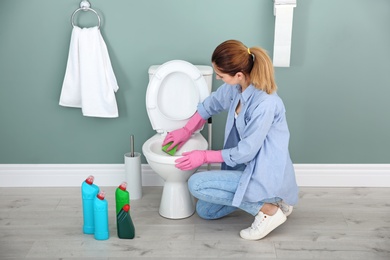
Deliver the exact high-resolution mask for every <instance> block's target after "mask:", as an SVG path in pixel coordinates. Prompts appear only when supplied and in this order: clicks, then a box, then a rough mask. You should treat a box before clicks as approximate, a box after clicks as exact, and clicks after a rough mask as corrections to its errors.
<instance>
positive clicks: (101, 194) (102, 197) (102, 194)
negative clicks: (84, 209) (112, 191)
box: [97, 191, 106, 200]
mask: <svg viewBox="0 0 390 260" xmlns="http://www.w3.org/2000/svg"><path fill="white" fill-rule="evenodd" d="M105 196H106V193H105V192H104V191H101V192H99V193H98V195H97V197H98V199H100V200H104V197H105Z"/></svg>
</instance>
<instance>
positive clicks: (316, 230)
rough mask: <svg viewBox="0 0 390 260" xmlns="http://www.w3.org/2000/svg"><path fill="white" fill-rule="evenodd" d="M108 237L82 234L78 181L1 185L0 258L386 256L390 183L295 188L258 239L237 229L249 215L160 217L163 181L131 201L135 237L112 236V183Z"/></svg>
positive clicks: (389, 231)
mask: <svg viewBox="0 0 390 260" xmlns="http://www.w3.org/2000/svg"><path fill="white" fill-rule="evenodd" d="M102 189H103V190H105V191H106V193H107V199H108V203H109V224H110V238H109V240H106V241H97V240H95V239H94V238H93V236H91V235H85V234H83V233H82V211H81V194H80V189H79V188H0V259H1V260H6V259H29V258H34V259H88V258H89V259H251V258H252V259H365V260H371V259H387V260H388V259H390V188H306V187H305V188H301V190H300V201H299V204H298V205H297V206H296V207H295V209H294V212H293V213H292V215H290V216H289V218H288V220H287V221H286V222H285V223H284V224H283V225H282V226H280V227H278V228H277V229H276V230H274V231H273V232H272V233H271V234H270V235H268V236H267V237H266V238H264V239H262V240H260V241H246V240H243V239H241V238H240V237H239V231H240V230H241V229H242V228H246V227H248V226H249V225H250V224H251V223H252V221H253V217H252V216H250V215H248V214H247V213H245V212H242V211H237V212H235V213H233V214H232V215H230V216H228V217H225V218H223V219H220V220H213V221H210V220H203V219H200V218H199V217H198V216H197V215H196V214H195V215H193V216H191V217H190V218H187V219H183V220H169V219H165V218H162V217H160V216H159V214H158V207H159V202H160V201H159V200H160V196H161V192H162V188H161V187H144V190H143V193H144V195H143V197H142V199H140V200H136V201H132V202H131V206H132V209H131V210H132V211H131V216H132V219H133V222H134V224H135V227H136V237H135V239H133V240H122V239H118V237H117V236H116V220H115V207H114V206H115V204H114V192H115V187H103V188H102Z"/></svg>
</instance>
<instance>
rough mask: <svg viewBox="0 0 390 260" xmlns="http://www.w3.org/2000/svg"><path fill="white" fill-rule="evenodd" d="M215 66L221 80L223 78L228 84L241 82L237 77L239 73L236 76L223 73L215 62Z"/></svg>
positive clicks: (217, 77)
mask: <svg viewBox="0 0 390 260" xmlns="http://www.w3.org/2000/svg"><path fill="white" fill-rule="evenodd" d="M213 68H214V71H215V74H216V79H220V80H222V81H223V82H225V83H226V84H229V85H237V84H239V81H238V78H237V77H236V76H237V74H236V75H235V76H230V75H229V74H225V73H222V72H221V71H220V70H219V69H218V68H217V66H215V64H213Z"/></svg>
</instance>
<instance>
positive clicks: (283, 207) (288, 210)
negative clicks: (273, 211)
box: [276, 200, 294, 217]
mask: <svg viewBox="0 0 390 260" xmlns="http://www.w3.org/2000/svg"><path fill="white" fill-rule="evenodd" d="M276 206H278V207H279V208H280V209H281V210H282V212H283V213H284V215H286V217H288V216H290V214H291V213H292V211H293V208H294V207H293V206H290V205H288V204H287V203H285V202H284V201H283V200H281V201H279V202H276Z"/></svg>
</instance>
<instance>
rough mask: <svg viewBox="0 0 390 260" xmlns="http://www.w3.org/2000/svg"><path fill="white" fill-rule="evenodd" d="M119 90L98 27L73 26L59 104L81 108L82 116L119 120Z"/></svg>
mask: <svg viewBox="0 0 390 260" xmlns="http://www.w3.org/2000/svg"><path fill="white" fill-rule="evenodd" d="M118 89H119V87H118V84H117V81H116V78H115V74H114V71H113V69H112V66H111V61H110V57H109V55H108V51H107V46H106V44H105V42H104V40H103V37H102V35H101V33H100V30H99V28H98V27H91V28H83V29H81V28H80V27H77V26H74V27H73V31H72V36H71V40H70V47H69V55H68V63H67V66H66V72H65V77H64V82H63V85H62V90H61V96H60V102H59V104H60V105H61V106H66V107H78V108H81V110H82V113H83V115H84V116H91V117H111V118H112V117H118V106H117V103H116V99H115V93H114V92H116V91H117V90H118Z"/></svg>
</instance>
